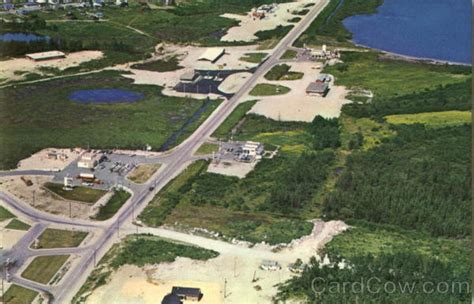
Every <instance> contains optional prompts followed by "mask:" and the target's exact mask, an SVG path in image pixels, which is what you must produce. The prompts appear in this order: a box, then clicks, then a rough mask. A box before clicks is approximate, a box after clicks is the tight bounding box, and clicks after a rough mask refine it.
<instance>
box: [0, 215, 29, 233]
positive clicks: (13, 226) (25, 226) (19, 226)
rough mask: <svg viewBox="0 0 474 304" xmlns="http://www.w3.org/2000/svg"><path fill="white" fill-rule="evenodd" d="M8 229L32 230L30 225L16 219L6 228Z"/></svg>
mask: <svg viewBox="0 0 474 304" xmlns="http://www.w3.org/2000/svg"><path fill="white" fill-rule="evenodd" d="M5 228H6V229H14V230H25V231H27V230H29V229H30V228H31V226H30V225H28V224H26V223H23V222H22V221H20V220H18V219H16V218H14V219H12V220H11V221H10V223H8V225H6V226H5Z"/></svg>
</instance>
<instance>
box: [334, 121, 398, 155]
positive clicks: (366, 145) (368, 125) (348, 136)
mask: <svg viewBox="0 0 474 304" xmlns="http://www.w3.org/2000/svg"><path fill="white" fill-rule="evenodd" d="M340 121H341V123H342V131H343V132H342V135H341V139H342V142H343V147H344V148H346V149H349V147H348V146H349V142H350V141H351V140H352V139H353V138H354V135H355V134H360V135H362V136H363V141H362V149H363V150H368V149H372V148H374V147H377V146H379V145H380V144H382V142H383V141H384V140H385V139H387V138H390V137H393V136H395V135H396V132H395V131H394V130H392V129H391V128H390V126H389V125H388V124H385V123H380V122H377V121H375V120H372V119H369V118H358V119H356V118H353V117H350V116H348V115H342V116H341V118H340Z"/></svg>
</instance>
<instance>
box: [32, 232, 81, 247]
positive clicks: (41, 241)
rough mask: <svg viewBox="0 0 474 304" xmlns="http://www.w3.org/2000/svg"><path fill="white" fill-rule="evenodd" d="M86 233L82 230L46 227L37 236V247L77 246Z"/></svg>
mask: <svg viewBox="0 0 474 304" xmlns="http://www.w3.org/2000/svg"><path fill="white" fill-rule="evenodd" d="M87 234H88V233H87V232H84V231H76V230H60V229H52V228H48V229H46V230H45V231H44V232H43V233H42V234H41V235H40V236H39V238H38V247H37V249H48V248H69V247H77V246H79V245H80V244H81V243H82V241H84V239H85V238H86V236H87Z"/></svg>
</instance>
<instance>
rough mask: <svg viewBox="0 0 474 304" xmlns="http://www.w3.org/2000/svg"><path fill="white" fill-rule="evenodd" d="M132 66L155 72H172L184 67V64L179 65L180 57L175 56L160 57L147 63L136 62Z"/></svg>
mask: <svg viewBox="0 0 474 304" xmlns="http://www.w3.org/2000/svg"><path fill="white" fill-rule="evenodd" d="M131 68H132V69H138V70H146V71H153V72H170V71H176V70H179V69H181V68H182V66H180V65H179V60H178V57H176V56H173V57H171V58H168V59H167V60H161V59H160V60H156V61H150V62H146V63H136V64H134V65H132V66H131Z"/></svg>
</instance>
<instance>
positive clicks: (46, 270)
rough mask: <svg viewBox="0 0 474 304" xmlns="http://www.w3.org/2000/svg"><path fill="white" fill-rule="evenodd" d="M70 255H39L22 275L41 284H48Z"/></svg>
mask: <svg viewBox="0 0 474 304" xmlns="http://www.w3.org/2000/svg"><path fill="white" fill-rule="evenodd" d="M68 258H69V256H68V255H51V256H39V257H36V258H34V259H33V261H32V262H31V263H30V264H29V265H28V267H27V268H26V269H25V270H24V271H23V272H22V274H21V276H22V277H23V278H25V279H28V280H31V281H35V282H38V283H41V284H47V283H48V282H49V281H50V280H51V279H52V278H53V276H54V275H55V274H56V272H58V271H59V269H61V267H62V266H63V265H64V263H66V261H67V259H68Z"/></svg>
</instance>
